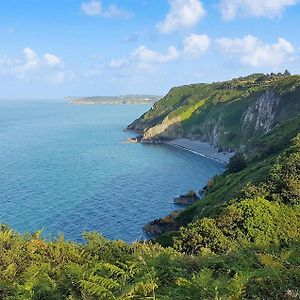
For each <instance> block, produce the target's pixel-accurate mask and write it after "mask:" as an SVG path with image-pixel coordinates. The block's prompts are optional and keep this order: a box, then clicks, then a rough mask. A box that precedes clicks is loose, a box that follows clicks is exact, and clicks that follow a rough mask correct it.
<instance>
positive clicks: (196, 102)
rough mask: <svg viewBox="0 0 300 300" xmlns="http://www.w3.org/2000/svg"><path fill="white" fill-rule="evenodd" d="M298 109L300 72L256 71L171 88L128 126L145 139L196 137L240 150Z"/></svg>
mask: <svg viewBox="0 0 300 300" xmlns="http://www.w3.org/2000/svg"><path fill="white" fill-rule="evenodd" d="M299 113H300V76H290V75H282V74H279V75H264V74H253V75H250V76H247V77H241V78H237V79H233V80H230V81H225V82H217V83H212V84H195V85H189V86H183V87H177V88H173V89H171V91H170V92H169V93H168V94H167V95H166V96H165V97H164V98H163V99H162V100H160V101H159V102H157V103H156V104H155V105H154V106H153V108H152V109H150V110H149V111H148V112H146V113H145V114H144V115H143V116H142V117H140V118H139V119H137V120H136V121H134V122H133V123H132V124H131V125H129V126H128V128H129V129H134V130H138V131H140V132H141V133H142V135H143V140H145V141H151V140H164V139H174V138H182V137H186V138H193V139H198V140H201V141H207V142H210V143H212V144H214V145H215V146H217V147H220V148H224V149H229V148H235V149H236V148H239V147H240V146H241V145H244V144H245V143H246V142H247V141H248V140H249V139H250V138H252V137H257V136H258V135H260V134H263V133H267V132H269V131H270V130H271V129H272V128H274V127H275V126H276V125H278V124H280V123H281V122H284V121H285V120H286V119H287V118H293V117H295V116H297V115H298V114H299Z"/></svg>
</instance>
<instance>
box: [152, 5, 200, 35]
mask: <svg viewBox="0 0 300 300" xmlns="http://www.w3.org/2000/svg"><path fill="white" fill-rule="evenodd" d="M168 1H169V4H170V11H169V13H168V14H167V15H166V17H165V19H164V20H163V21H162V22H160V23H158V24H157V25H156V27H157V29H158V30H159V31H160V32H161V33H165V34H166V33H170V32H173V31H176V30H178V29H181V28H191V27H193V26H195V25H196V24H197V23H198V22H199V20H200V19H201V18H202V17H203V16H204V15H205V14H206V12H205V9H204V7H203V5H202V2H201V1H199V0H168Z"/></svg>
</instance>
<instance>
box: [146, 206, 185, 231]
mask: <svg viewBox="0 0 300 300" xmlns="http://www.w3.org/2000/svg"><path fill="white" fill-rule="evenodd" d="M180 212H181V211H180V210H175V211H173V212H172V213H170V214H169V215H167V216H166V217H164V218H160V219H156V220H153V221H151V222H149V223H147V224H146V225H145V226H144V231H145V232H146V233H147V234H149V235H151V236H156V235H161V234H162V233H165V232H169V231H172V230H177V229H178V225H177V224H176V221H175V220H176V218H177V217H178V216H179V214H180Z"/></svg>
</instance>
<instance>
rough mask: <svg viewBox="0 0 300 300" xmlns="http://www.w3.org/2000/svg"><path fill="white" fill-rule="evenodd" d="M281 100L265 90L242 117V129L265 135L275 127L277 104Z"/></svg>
mask: <svg viewBox="0 0 300 300" xmlns="http://www.w3.org/2000/svg"><path fill="white" fill-rule="evenodd" d="M280 100H281V98H280V97H279V96H278V95H276V94H275V92H274V91H272V90H269V89H268V90H266V91H265V93H264V94H263V95H262V96H261V97H259V98H258V100H257V101H256V102H255V104H254V105H251V106H249V108H248V109H247V110H246V112H245V114H244V117H243V127H246V128H252V129H253V133H254V134H255V133H257V132H260V133H267V132H269V131H271V129H272V128H273V127H274V125H275V120H276V118H275V117H276V114H277V113H278V112H279V111H278V110H277V107H278V104H279V102H280Z"/></svg>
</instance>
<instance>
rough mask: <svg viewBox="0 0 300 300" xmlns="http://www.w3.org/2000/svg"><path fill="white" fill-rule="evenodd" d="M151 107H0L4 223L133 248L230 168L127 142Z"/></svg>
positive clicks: (172, 150) (4, 103)
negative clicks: (129, 128)
mask: <svg viewBox="0 0 300 300" xmlns="http://www.w3.org/2000/svg"><path fill="white" fill-rule="evenodd" d="M148 108H149V107H148V106H144V105H142V106H133V105H123V106H110V105H108V106H72V105H69V104H67V103H65V102H62V101H61V102H58V101H26V102H25V101H1V102H0V141H1V143H0V223H6V224H9V225H10V226H11V227H12V228H13V229H16V230H18V231H20V232H25V231H30V232H32V231H36V230H38V229H41V228H44V235H46V236H49V237H51V236H52V237H56V236H57V235H58V234H60V233H63V234H64V235H65V237H66V238H67V239H71V240H76V241H81V233H82V232H83V231H85V230H89V231H91V230H97V231H99V232H101V233H102V234H103V235H104V236H105V237H107V238H111V239H123V240H126V241H133V240H136V239H140V238H144V237H145V236H144V233H143V230H142V226H143V224H145V223H146V222H148V221H150V220H152V219H155V218H158V217H161V216H164V215H166V214H168V213H169V212H171V211H172V210H174V209H176V208H178V207H176V206H175V205H174V204H173V203H172V201H173V198H174V197H175V196H177V195H178V194H181V193H184V192H186V191H188V190H189V189H191V188H193V189H195V190H199V189H200V188H201V187H203V186H204V185H205V184H206V182H207V180H208V179H209V178H210V177H212V176H213V175H215V174H217V173H220V172H221V171H222V170H223V166H222V165H221V164H219V163H218V162H214V161H212V160H209V159H206V158H203V157H201V156H198V155H195V154H193V153H189V152H187V151H184V150H181V149H177V148H174V147H171V146H166V145H143V144H127V143H122V141H124V140H126V139H127V138H128V137H129V136H132V135H133V134H132V133H129V132H124V131H123V129H124V128H125V127H126V125H127V124H129V123H130V122H131V121H132V120H134V119H135V118H136V117H138V116H139V115H141V114H142V113H143V112H144V111H146V110H147V109H148Z"/></svg>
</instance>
